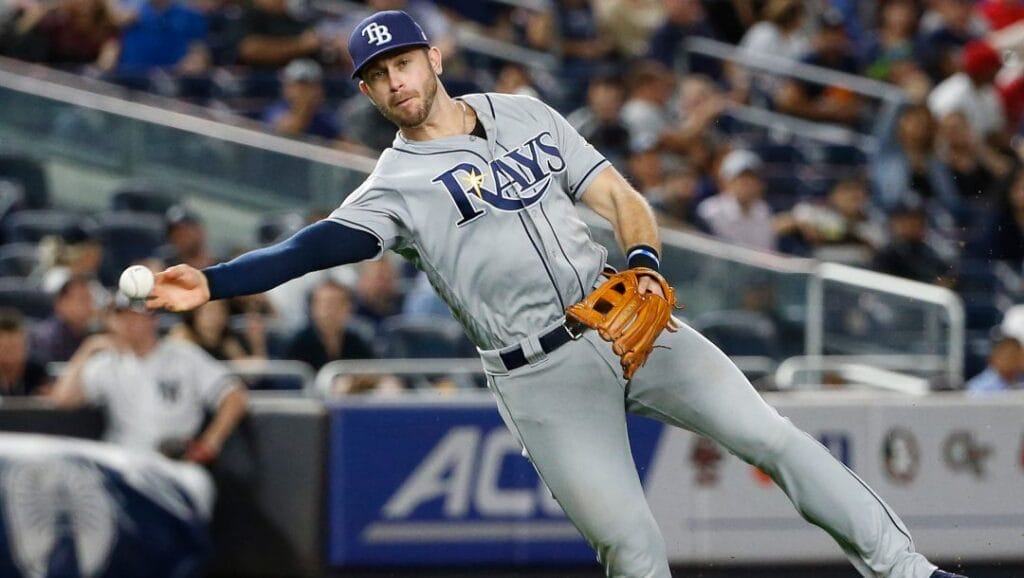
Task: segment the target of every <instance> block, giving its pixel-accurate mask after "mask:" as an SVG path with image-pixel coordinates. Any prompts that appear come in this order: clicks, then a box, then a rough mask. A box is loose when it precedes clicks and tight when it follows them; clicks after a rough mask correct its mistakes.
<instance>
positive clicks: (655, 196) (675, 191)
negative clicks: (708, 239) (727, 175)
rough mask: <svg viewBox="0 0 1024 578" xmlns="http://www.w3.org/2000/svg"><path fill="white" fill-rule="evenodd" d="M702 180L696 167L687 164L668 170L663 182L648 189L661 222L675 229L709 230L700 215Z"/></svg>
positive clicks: (656, 216)
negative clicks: (700, 182)
mask: <svg viewBox="0 0 1024 578" xmlns="http://www.w3.org/2000/svg"><path fill="white" fill-rule="evenodd" d="M699 180H700V176H699V175H698V174H697V171H696V170H694V169H693V168H692V167H690V166H688V165H683V166H679V167H675V168H671V169H669V170H668V171H666V172H665V175H664V179H663V181H662V183H661V184H660V186H658V187H656V188H654V189H652V190H650V191H647V192H645V193H644V196H646V197H647V200H648V201H649V202H650V204H651V208H652V209H653V210H654V216H655V218H657V220H658V223H659V224H661V225H662V226H665V227H671V228H673V229H700V230H702V231H704V230H706V225H705V224H704V223H703V222H702V221H701V220H700V218H699V217H698V216H697V198H698V197H697V196H698V183H699Z"/></svg>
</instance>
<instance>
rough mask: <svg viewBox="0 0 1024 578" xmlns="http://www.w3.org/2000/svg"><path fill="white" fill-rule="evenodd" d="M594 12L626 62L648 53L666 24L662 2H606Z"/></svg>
mask: <svg viewBox="0 0 1024 578" xmlns="http://www.w3.org/2000/svg"><path fill="white" fill-rule="evenodd" d="M594 10H595V12H596V14H597V20H598V23H599V25H600V29H601V32H602V33H603V34H604V36H605V37H606V38H608V40H609V41H611V42H612V44H613V45H614V46H615V53H616V54H618V55H619V56H621V57H623V58H626V59H633V58H640V57H642V56H644V55H646V54H648V47H649V44H650V43H649V40H650V38H651V36H652V35H654V31H655V30H656V29H658V28H659V27H660V26H661V25H662V24H664V22H665V5H664V3H663V1H662V0H602V1H598V2H595V3H594Z"/></svg>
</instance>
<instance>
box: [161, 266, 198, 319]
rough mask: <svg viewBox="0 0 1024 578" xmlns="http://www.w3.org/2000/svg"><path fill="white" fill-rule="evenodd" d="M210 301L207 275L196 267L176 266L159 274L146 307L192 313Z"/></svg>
mask: <svg viewBox="0 0 1024 578" xmlns="http://www.w3.org/2000/svg"><path fill="white" fill-rule="evenodd" d="M209 300H210V285H209V283H208V282H207V280H206V275H204V274H203V272H202V271H200V270H199V269H196V268H195V267H190V266H188V265H175V266H173V267H169V268H167V269H165V270H164V271H162V272H160V273H157V274H156V276H155V279H154V282H153V290H152V291H150V293H149V297H147V298H146V307H148V308H150V309H166V310H168V311H191V310H192V309H195V308H196V307H199V306H200V305H202V304H204V303H206V302H207V301H209Z"/></svg>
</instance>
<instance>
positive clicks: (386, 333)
mask: <svg viewBox="0 0 1024 578" xmlns="http://www.w3.org/2000/svg"><path fill="white" fill-rule="evenodd" d="M381 333H382V338H381V339H382V341H383V343H384V344H385V346H384V352H383V353H384V357H387V358H391V359H423V358H460V357H472V356H474V355H475V354H476V350H475V348H474V347H473V346H472V344H470V343H469V341H468V340H467V339H466V337H465V335H464V334H463V331H462V327H461V326H460V325H459V324H458V322H456V321H455V320H454V319H450V318H444V317H438V318H425V317H421V316H411V317H410V316H405V315H399V316H396V317H392V318H390V319H387V320H385V321H384V324H383V327H382V329H381Z"/></svg>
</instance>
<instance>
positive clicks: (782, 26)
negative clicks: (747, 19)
mask: <svg viewBox="0 0 1024 578" xmlns="http://www.w3.org/2000/svg"><path fill="white" fill-rule="evenodd" d="M761 17H762V20H761V21H760V22H758V23H756V24H754V25H753V26H751V27H750V29H749V30H747V33H746V34H745V35H744V36H743V39H742V40H741V41H740V48H741V49H743V50H744V51H747V52H749V53H751V54H758V55H763V56H777V57H781V58H789V59H792V60H796V59H797V58H800V57H801V56H803V55H804V54H807V52H809V51H810V49H811V44H810V41H809V40H808V38H807V36H806V35H805V34H804V31H803V25H804V3H803V0H768V2H767V3H766V4H765V6H764V10H763V11H762V14H761Z"/></svg>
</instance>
